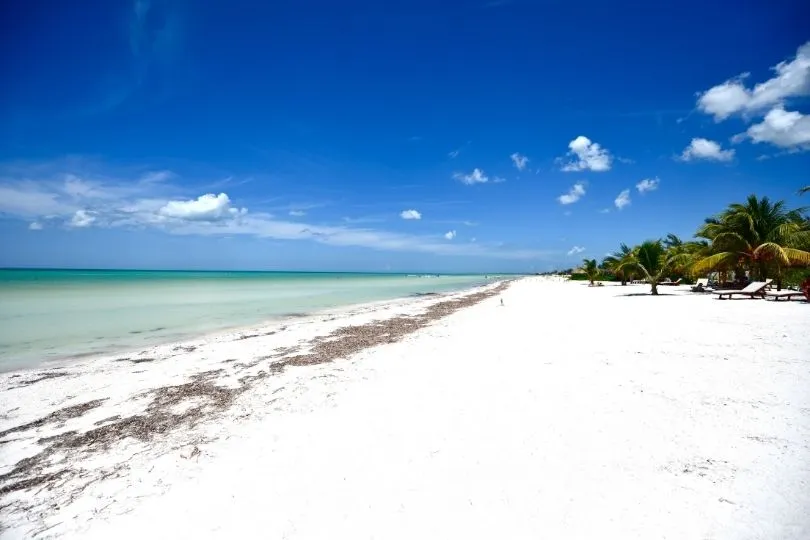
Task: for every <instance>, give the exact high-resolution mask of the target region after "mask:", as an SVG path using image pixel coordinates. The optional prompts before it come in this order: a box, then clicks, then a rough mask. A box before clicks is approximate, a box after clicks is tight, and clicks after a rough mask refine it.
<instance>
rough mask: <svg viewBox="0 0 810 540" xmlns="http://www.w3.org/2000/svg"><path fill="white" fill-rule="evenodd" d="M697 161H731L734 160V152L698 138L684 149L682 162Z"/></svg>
mask: <svg viewBox="0 0 810 540" xmlns="http://www.w3.org/2000/svg"><path fill="white" fill-rule="evenodd" d="M697 159H706V160H712V161H731V160H732V159H734V150H723V149H722V147H721V146H720V145H719V144H718V143H716V142H714V141H710V140H709V139H703V138H700V137H697V138H694V139H692V142H691V143H689V146H687V147H686V148H685V149H684V151H683V153H682V154H681V160H683V161H693V160H697Z"/></svg>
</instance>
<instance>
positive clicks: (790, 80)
mask: <svg viewBox="0 0 810 540" xmlns="http://www.w3.org/2000/svg"><path fill="white" fill-rule="evenodd" d="M773 71H774V72H775V75H774V76H773V77H772V78H770V79H768V80H767V81H765V82H762V83H759V84H757V85H755V86H754V87H753V88H752V89H748V88H746V87H745V84H744V81H745V79H746V78H747V77H748V74H747V73H744V74H742V75H740V76H738V77H735V78H733V79H729V80H727V81H725V82H724V83H722V84H719V85H717V86H714V87H712V88H710V89H708V90H707V91H705V92H703V93H701V94H698V101H697V106H698V109H700V110H701V111H703V112H705V113H707V114H711V115H713V116H714V119H715V120H716V121H721V120H724V119H725V118H728V117H729V116H731V115H732V114H735V113H744V114H750V113H755V112H757V111H762V110H765V109H769V108H772V107H774V106H775V105H780V104H782V103H783V102H784V101H785V100H786V99H787V98H791V97H796V96H805V95H808V94H810V42H807V43H805V44H804V45H802V46H801V47H799V49H798V50H797V51H796V56H795V57H794V58H793V59H792V60H790V61H784V62H779V63H778V64H776V65H775V66H774V67H773Z"/></svg>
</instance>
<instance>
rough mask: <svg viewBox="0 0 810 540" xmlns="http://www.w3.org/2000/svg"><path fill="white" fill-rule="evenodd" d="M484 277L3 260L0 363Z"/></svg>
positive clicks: (149, 340) (96, 350)
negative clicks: (26, 265) (21, 265)
mask: <svg viewBox="0 0 810 540" xmlns="http://www.w3.org/2000/svg"><path fill="white" fill-rule="evenodd" d="M484 282H486V279H485V277H484V276H480V275H467V276H461V275H448V276H439V277H436V276H430V277H427V276H415V275H397V274H343V273H341V274H335V273H295V272H157V271H156V272H146V271H129V270H116V271H104V270H0V371H8V370H12V369H19V368H26V367H35V366H38V365H41V364H43V363H45V362H48V361H52V360H61V359H66V358H71V357H81V356H88V355H93V354H103V353H114V352H117V351H123V350H129V349H134V348H139V347H145V346H149V345H153V344H157V343H164V342H168V341H172V340H179V339H183V338H187V337H191V336H195V335H201V334H205V333H207V332H212V331H216V330H223V329H226V328H232V327H238V326H246V325H251V324H256V323H259V322H262V321H266V320H270V319H274V318H280V317H285V316H300V315H303V314H306V313H309V312H313V311H318V310H323V309H328V308H334V307H340V306H346V305H351V304H358V303H363V302H373V301H378V300H387V299H394V298H399V297H405V296H411V295H418V294H427V293H439V292H446V291H453V290H459V289H463V288H467V287H472V286H475V285H480V284H483V283H484Z"/></svg>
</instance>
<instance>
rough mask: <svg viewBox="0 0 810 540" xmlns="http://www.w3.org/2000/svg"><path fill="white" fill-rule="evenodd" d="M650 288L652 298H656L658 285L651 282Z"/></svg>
mask: <svg viewBox="0 0 810 540" xmlns="http://www.w3.org/2000/svg"><path fill="white" fill-rule="evenodd" d="M650 287H652V289H651V290H650V294H652V295H653V296H658V283H657V282H655V281H651V282H650Z"/></svg>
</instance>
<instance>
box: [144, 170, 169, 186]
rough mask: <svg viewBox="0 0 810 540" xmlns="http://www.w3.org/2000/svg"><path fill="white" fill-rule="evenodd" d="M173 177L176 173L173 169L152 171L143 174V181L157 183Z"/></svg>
mask: <svg viewBox="0 0 810 540" xmlns="http://www.w3.org/2000/svg"><path fill="white" fill-rule="evenodd" d="M172 178H175V174H174V173H173V172H171V171H152V172H148V173H146V174H144V175H143V176H141V182H144V183H146V184H155V183H158V182H165V181H167V180H171V179H172Z"/></svg>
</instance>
